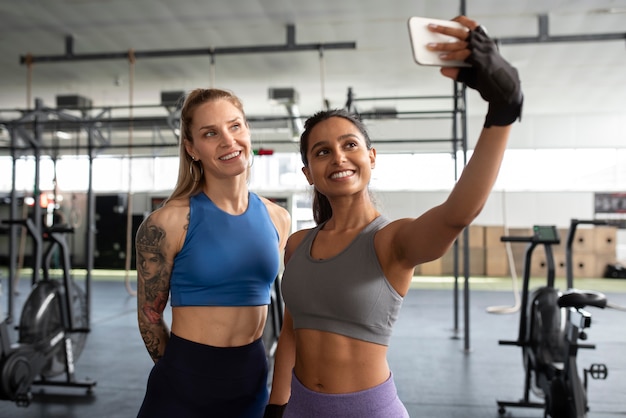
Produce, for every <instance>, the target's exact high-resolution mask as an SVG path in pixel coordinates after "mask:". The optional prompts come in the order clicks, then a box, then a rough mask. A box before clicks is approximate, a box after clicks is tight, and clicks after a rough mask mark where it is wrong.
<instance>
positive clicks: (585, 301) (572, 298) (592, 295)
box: [558, 289, 606, 309]
mask: <svg viewBox="0 0 626 418" xmlns="http://www.w3.org/2000/svg"><path fill="white" fill-rule="evenodd" d="M558 304H559V306H560V307H561V308H569V307H572V308H576V309H581V308H584V307H585V306H595V307H596V308H601V309H604V308H605V307H606V295H605V294H604V293H601V292H595V291H593V290H577V289H570V290H568V291H566V292H564V293H563V294H562V295H561V296H560V297H559V300H558Z"/></svg>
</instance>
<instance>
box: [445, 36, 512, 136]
mask: <svg viewBox="0 0 626 418" xmlns="http://www.w3.org/2000/svg"><path fill="white" fill-rule="evenodd" d="M467 43H468V49H469V50H470V51H471V52H472V53H471V54H470V56H469V57H467V59H466V60H465V61H466V62H467V63H469V64H471V67H462V68H461V69H460V70H459V75H458V77H457V81H459V82H461V83H465V85H466V86H468V87H471V88H473V89H475V90H476V91H478V92H479V93H480V95H481V96H482V98H483V99H485V100H486V101H487V103H489V110H488V111H487V117H486V118H485V125H484V126H485V128H488V127H490V126H492V125H495V126H507V125H510V124H512V123H513V122H515V120H516V119H520V120H521V118H522V104H523V102H524V95H523V94H522V87H521V82H520V79H519V76H518V74H517V70H516V69H515V67H513V66H512V65H511V64H509V63H508V62H507V61H506V60H505V59H504V58H502V55H500V52H499V51H498V46H497V45H496V43H495V42H494V41H493V39H491V38H490V37H489V36H488V35H487V33H486V32H485V30H484V29H483V28H482V26H479V27H477V28H476V29H474V30H472V31H470V33H469V37H468V38H467Z"/></svg>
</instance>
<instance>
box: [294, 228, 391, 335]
mask: <svg viewBox="0 0 626 418" xmlns="http://www.w3.org/2000/svg"><path fill="white" fill-rule="evenodd" d="M388 223H389V220H387V219H386V218H384V217H383V216H379V217H378V218H376V219H374V220H373V221H372V222H371V223H370V224H369V225H367V226H366V227H365V228H364V229H363V230H362V231H361V232H360V233H359V234H358V235H357V236H356V237H355V239H354V240H353V241H352V242H351V243H350V244H349V245H348V247H346V248H345V249H344V250H343V251H342V252H341V253H339V254H337V255H336V256H335V257H332V258H329V259H326V260H315V259H313V258H312V257H311V247H312V244H313V240H314V239H315V237H316V236H317V233H318V232H319V230H320V229H321V228H322V226H323V224H322V225H318V226H317V227H315V228H313V229H312V230H311V231H310V232H309V233H308V234H307V235H306V237H305V238H304V240H303V241H302V243H301V244H300V245H299V246H298V247H297V248H296V250H295V251H294V252H293V254H292V255H291V257H290V259H289V262H288V263H287V265H286V266H285V271H284V273H283V279H282V292H283V297H284V300H285V305H286V306H287V309H289V312H290V313H291V316H292V317H293V324H294V328H296V329H297V328H309V329H316V330H320V331H326V332H332V333H336V334H341V335H345V336H348V337H351V338H356V339H359V340H364V341H369V342H372V343H377V344H382V345H389V338H390V337H391V332H392V328H393V324H394V323H395V321H396V319H397V318H398V313H399V311H400V307H401V305H402V296H400V294H398V292H396V290H395V289H394V288H393V287H392V286H391V284H389V282H388V281H387V279H386V278H385V276H384V274H383V271H382V268H381V266H380V264H379V262H378V258H377V256H376V251H375V249H374V235H375V234H376V232H377V231H378V230H380V229H381V228H382V227H383V226H385V225H386V224H388Z"/></svg>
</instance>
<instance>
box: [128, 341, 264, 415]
mask: <svg viewBox="0 0 626 418" xmlns="http://www.w3.org/2000/svg"><path fill="white" fill-rule="evenodd" d="M267 369H268V366H267V357H266V356H265V347H264V345H263V340H262V339H258V340H257V341H255V342H253V343H251V344H248V345H245V346H241V347H228V348H221V347H212V346H208V345H204V344H198V343H195V342H192V341H188V340H185V339H182V338H180V337H177V336H175V335H174V334H172V335H171V336H170V341H169V343H168V345H167V347H166V348H165V353H164V355H163V358H161V360H159V361H158V362H157V363H156V364H155V365H154V367H153V368H152V371H151V372H150V377H149V378H148V385H147V388H146V395H145V398H144V400H143V404H142V405H141V409H140V410H139V414H138V415H137V417H142V418H143V417H149V418H159V417H168V418H171V417H181V418H182V417H185V418H194V417H203V418H204V417H220V418H257V417H258V418H260V417H262V416H263V411H264V409H265V405H266V404H267V400H268V396H269V395H268V390H267Z"/></svg>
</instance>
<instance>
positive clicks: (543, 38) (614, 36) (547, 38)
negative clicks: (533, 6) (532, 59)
mask: <svg viewBox="0 0 626 418" xmlns="http://www.w3.org/2000/svg"><path fill="white" fill-rule="evenodd" d="M548 26H549V21H548V15H546V14H541V15H539V16H538V27H539V34H538V35H537V36H521V37H510V38H496V39H495V40H496V42H497V43H499V44H500V45H519V44H535V43H558V42H598V41H619V40H626V32H624V33H596V34H583V35H559V36H551V35H550V34H549V31H548Z"/></svg>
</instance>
